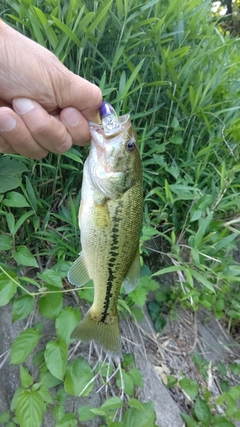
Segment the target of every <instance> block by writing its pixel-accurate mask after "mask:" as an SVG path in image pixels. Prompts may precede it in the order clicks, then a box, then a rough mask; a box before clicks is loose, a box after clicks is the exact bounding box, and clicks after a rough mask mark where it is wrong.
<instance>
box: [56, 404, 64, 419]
mask: <svg viewBox="0 0 240 427" xmlns="http://www.w3.org/2000/svg"><path fill="white" fill-rule="evenodd" d="M53 411H54V417H55V419H56V421H57V422H59V421H61V420H62V419H63V417H64V415H65V408H64V406H63V405H59V404H58V406H54V408H53Z"/></svg>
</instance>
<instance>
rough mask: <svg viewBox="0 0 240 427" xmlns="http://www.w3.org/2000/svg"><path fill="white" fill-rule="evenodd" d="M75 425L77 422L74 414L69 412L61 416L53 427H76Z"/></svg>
mask: <svg viewBox="0 0 240 427" xmlns="http://www.w3.org/2000/svg"><path fill="white" fill-rule="evenodd" d="M77 424H78V422H77V420H76V418H75V414H74V413H73V412H69V413H68V414H65V415H64V416H63V418H62V419H61V420H60V421H59V422H58V423H57V424H56V426H55V427H76V426H77Z"/></svg>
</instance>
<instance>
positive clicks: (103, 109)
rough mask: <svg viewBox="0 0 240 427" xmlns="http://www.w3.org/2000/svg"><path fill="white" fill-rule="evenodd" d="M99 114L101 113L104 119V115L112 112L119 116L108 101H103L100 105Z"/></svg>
mask: <svg viewBox="0 0 240 427" xmlns="http://www.w3.org/2000/svg"><path fill="white" fill-rule="evenodd" d="M99 114H100V117H101V119H104V117H106V116H110V115H112V114H113V115H114V116H115V117H117V115H116V112H115V110H114V108H113V107H112V106H111V105H110V104H109V103H108V102H107V101H103V102H102V103H101V105H100V107H99Z"/></svg>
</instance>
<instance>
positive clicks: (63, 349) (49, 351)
mask: <svg viewBox="0 0 240 427" xmlns="http://www.w3.org/2000/svg"><path fill="white" fill-rule="evenodd" d="M67 354H68V350H67V344H66V343H65V341H63V339H61V338H58V340H57V341H49V342H48V343H47V346H46V350H45V352H44V357H45V361H46V364H47V367H48V369H49V371H50V372H51V374H52V375H53V376H54V377H56V378H58V379H60V380H62V379H63V378H64V375H65V373H66V369H67Z"/></svg>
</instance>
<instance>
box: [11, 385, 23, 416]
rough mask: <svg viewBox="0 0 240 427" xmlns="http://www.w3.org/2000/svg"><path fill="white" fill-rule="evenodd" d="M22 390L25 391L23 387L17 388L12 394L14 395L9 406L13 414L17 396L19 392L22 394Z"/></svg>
mask: <svg viewBox="0 0 240 427" xmlns="http://www.w3.org/2000/svg"><path fill="white" fill-rule="evenodd" d="M23 390H25V389H24V388H23V387H19V388H17V390H16V391H15V393H14V395H13V398H12V401H11V406H10V410H11V411H12V412H15V410H16V407H17V402H18V399H19V396H20V394H21V392H22V391H23Z"/></svg>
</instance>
